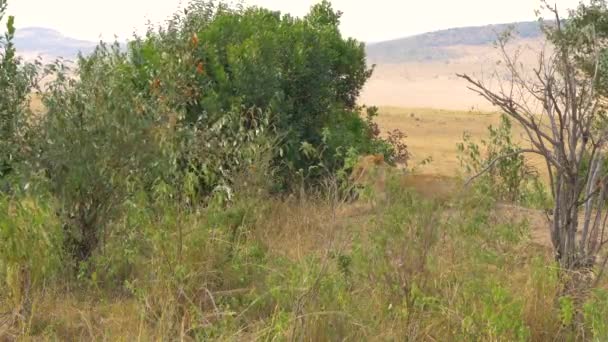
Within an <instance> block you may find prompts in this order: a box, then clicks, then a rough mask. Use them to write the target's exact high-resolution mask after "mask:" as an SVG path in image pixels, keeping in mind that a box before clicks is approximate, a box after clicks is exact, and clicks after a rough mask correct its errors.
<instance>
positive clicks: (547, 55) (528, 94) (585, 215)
mask: <svg viewBox="0 0 608 342" xmlns="http://www.w3.org/2000/svg"><path fill="white" fill-rule="evenodd" d="M549 9H550V10H551V11H552V13H553V14H554V15H555V23H554V26H552V27H551V28H548V31H547V33H550V35H551V36H552V37H559V36H560V35H562V34H564V30H565V28H564V27H563V22H562V21H561V18H560V16H559V13H558V11H557V9H556V8H549ZM507 40H508V37H507V36H506V35H505V36H502V37H501V38H499V40H498V43H497V44H498V48H499V51H500V52H501V57H502V63H504V64H503V65H504V70H506V71H507V73H506V74H499V73H498V72H496V73H495V74H494V76H495V77H494V78H495V79H498V80H500V82H499V84H498V85H492V84H489V83H487V82H485V81H483V80H479V79H475V78H473V77H471V76H469V75H466V74H464V75H462V74H459V75H458V76H459V77H461V78H463V79H465V80H466V81H468V83H469V88H470V89H471V90H473V91H474V92H476V93H478V94H479V95H481V96H482V97H484V98H485V99H486V100H488V101H489V102H490V103H492V104H493V105H495V106H497V107H498V108H500V109H501V110H502V111H504V113H506V114H507V115H508V116H510V117H511V118H513V119H514V120H515V121H516V122H518V123H519V124H520V125H521V126H522V127H523V129H524V131H525V133H526V135H527V138H528V139H529V144H530V148H527V149H522V150H520V151H516V152H515V153H516V154H521V153H533V154H537V155H540V156H542V157H543V159H544V161H545V162H546V167H547V170H548V175H549V181H550V187H551V194H552V196H553V200H554V207H553V215H552V218H551V221H552V222H551V224H550V227H549V229H550V232H551V238H552V242H553V246H554V250H555V258H556V260H557V261H558V262H559V264H560V265H561V267H562V268H564V269H567V270H575V269H581V268H587V267H592V266H594V265H596V263H597V258H598V256H599V255H600V251H601V249H602V247H603V246H604V245H605V244H606V243H607V242H608V237H606V235H605V233H606V224H607V221H608V210H606V209H607V204H608V203H607V202H608V186H607V185H608V182H607V180H608V178H607V176H608V173H607V172H606V170H604V169H603V168H604V165H605V162H604V158H605V152H606V145H607V142H608V125H606V122H607V120H606V117H605V113H606V111H605V106H603V102H602V96H600V95H599V92H598V91H597V89H596V87H597V80H598V69H599V62H600V49H599V45H598V44H596V43H595V42H597V40H596V39H594V37H593V36H591V39H590V41H591V42H594V43H593V44H589V46H591V50H589V51H590V53H589V52H588V53H589V55H590V56H591V57H592V62H593V63H594V67H593V70H592V71H591V72H588V71H583V70H581V68H580V67H578V64H577V60H576V51H575V49H576V47H573V46H570V45H569V44H567V43H559V40H557V43H555V42H554V46H553V47H552V48H551V49H545V50H544V51H543V52H540V53H539V54H538V64H537V65H536V66H535V67H534V68H532V70H526V69H525V67H524V66H523V64H522V63H519V61H518V56H519V54H518V53H509V52H508V51H507V48H506V43H507ZM552 40H555V39H552ZM547 50H550V52H547ZM511 156H512V155H508V156H506V155H503V156H499V157H498V158H497V159H496V160H493V161H491V162H490V163H489V164H488V166H487V168H485V169H484V170H483V171H482V172H486V171H488V170H489V169H490V168H491V167H492V165H494V164H495V163H496V161H498V160H500V159H501V158H507V157H511ZM602 264H605V262H604V263H602Z"/></svg>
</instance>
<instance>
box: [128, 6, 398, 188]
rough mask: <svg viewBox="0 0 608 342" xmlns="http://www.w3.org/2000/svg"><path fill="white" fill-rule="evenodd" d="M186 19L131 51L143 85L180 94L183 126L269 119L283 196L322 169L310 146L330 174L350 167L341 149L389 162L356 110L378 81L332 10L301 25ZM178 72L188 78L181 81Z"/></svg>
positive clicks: (256, 18)
mask: <svg viewBox="0 0 608 342" xmlns="http://www.w3.org/2000/svg"><path fill="white" fill-rule="evenodd" d="M186 12H187V14H186V15H184V16H176V17H175V19H173V20H172V21H171V22H170V23H169V25H168V27H167V28H166V29H160V30H159V31H158V32H153V31H150V32H149V33H148V35H147V36H146V37H145V38H143V39H139V40H136V41H134V42H133V43H132V44H130V48H129V50H130V55H131V56H132V60H133V63H134V64H135V66H136V67H137V68H138V70H139V73H140V75H141V77H140V78H139V79H138V81H137V83H138V84H139V85H140V86H141V87H142V88H143V89H147V88H148V83H149V82H152V83H153V84H156V85H158V86H159V87H171V88H173V90H175V91H174V93H173V95H175V96H173V97H172V98H173V100H175V101H173V102H172V103H173V106H174V107H175V106H176V105H177V106H178V107H179V108H184V110H185V114H184V117H183V118H180V119H181V120H183V121H184V122H185V123H188V124H189V125H197V124H198V123H199V122H200V121H201V117H202V121H203V122H206V121H215V120H217V119H218V116H221V115H223V114H222V113H223V112H224V111H227V110H230V109H232V108H234V107H235V106H236V107H240V106H244V107H245V108H250V107H255V108H261V109H262V110H264V111H268V112H270V113H271V115H270V122H269V124H270V126H271V127H272V128H273V131H274V133H275V134H276V136H277V137H278V138H279V139H280V140H279V141H280V144H279V146H278V148H277V149H276V153H275V165H276V166H277V167H278V170H279V171H280V175H282V183H283V184H282V186H283V187H293V185H294V184H290V183H291V182H292V181H291V180H292V179H293V177H292V176H293V174H294V173H298V172H302V171H304V172H307V171H308V168H310V167H311V166H315V165H317V164H318V161H317V160H314V159H310V158H308V156H307V155H306V154H305V153H304V152H303V151H302V149H301V146H302V144H303V143H306V144H310V145H311V146H312V147H313V148H315V149H316V150H317V151H321V150H323V151H324V153H322V154H319V155H320V156H321V158H322V160H321V162H322V163H323V165H324V166H325V167H327V168H329V170H330V171H332V172H333V171H335V170H337V169H340V168H341V167H342V166H343V165H344V153H341V152H340V150H343V149H348V148H350V147H353V146H354V148H355V149H356V150H357V153H359V154H365V153H374V152H378V151H379V149H381V148H384V151H382V152H386V153H387V154H388V153H390V150H388V149H386V148H385V146H384V145H382V144H378V143H377V142H376V140H377V139H376V137H373V136H371V135H369V134H368V131H369V127H368V125H367V122H366V121H365V120H363V118H361V117H360V113H359V110H358V108H357V107H356V99H357V97H358V95H359V92H360V90H361V88H362V86H363V84H364V83H365V81H366V80H367V79H368V78H369V76H370V75H371V70H368V69H367V67H366V61H365V52H364V48H363V44H361V43H359V42H357V41H355V40H352V39H344V38H342V36H341V34H340V31H339V29H338V26H339V23H340V15H341V14H340V13H339V12H335V11H334V10H333V9H332V7H331V5H330V4H329V2H327V1H325V2H322V3H320V4H318V5H316V6H313V8H312V9H311V11H310V13H309V14H308V15H307V16H306V17H304V18H302V19H300V18H293V17H291V16H289V15H281V14H279V13H277V12H272V11H269V10H266V9H261V8H237V9H233V8H229V7H227V6H225V5H217V6H216V5H213V4H212V3H207V2H204V1H198V2H195V3H193V4H192V5H191V6H190V8H189V9H188V10H187V11H186ZM177 69H179V70H180V71H181V72H182V74H183V75H184V76H183V77H181V78H175V75H177V74H176V72H175V70H177ZM171 77H174V78H173V79H170V78H171ZM168 98H171V96H168ZM311 178H314V177H311Z"/></svg>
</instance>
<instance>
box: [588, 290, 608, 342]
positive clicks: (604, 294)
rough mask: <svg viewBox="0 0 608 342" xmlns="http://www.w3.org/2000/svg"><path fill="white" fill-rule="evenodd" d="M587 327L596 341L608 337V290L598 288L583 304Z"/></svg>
mask: <svg viewBox="0 0 608 342" xmlns="http://www.w3.org/2000/svg"><path fill="white" fill-rule="evenodd" d="M583 314H584V319H585V327H586V329H587V330H588V331H589V332H590V333H591V336H593V340H594V341H604V340H606V339H608V322H607V321H606V317H607V315H608V291H606V290H605V289H596V290H594V291H593V293H592V294H591V296H590V298H589V299H587V302H586V303H585V304H584V306H583Z"/></svg>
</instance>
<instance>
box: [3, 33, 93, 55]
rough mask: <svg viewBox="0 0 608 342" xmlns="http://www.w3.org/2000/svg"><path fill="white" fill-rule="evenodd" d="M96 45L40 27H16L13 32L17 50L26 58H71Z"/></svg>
mask: <svg viewBox="0 0 608 342" xmlns="http://www.w3.org/2000/svg"><path fill="white" fill-rule="evenodd" d="M96 45H97V44H96V43H94V42H90V41H86V40H79V39H74V38H70V37H67V36H65V35H63V34H61V33H60V32H58V31H55V30H52V29H48V28H42V27H28V28H23V29H18V30H17V32H16V34H15V46H16V47H17V51H19V53H20V54H21V55H22V56H24V57H26V58H34V57H37V56H40V57H42V58H43V59H46V60H48V59H51V60H52V59H56V58H59V57H62V58H66V59H73V58H75V57H76V56H77V55H78V52H82V53H84V54H87V53H90V52H92V51H93V50H94V49H95V46H96Z"/></svg>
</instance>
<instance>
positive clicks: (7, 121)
mask: <svg viewBox="0 0 608 342" xmlns="http://www.w3.org/2000/svg"><path fill="white" fill-rule="evenodd" d="M6 8H7V0H0V22H4V21H3V19H4V17H5V12H6ZM14 23H15V18H14V17H12V16H9V17H8V19H7V20H6V33H5V34H4V35H3V36H0V90H1V91H2V96H0V178H4V177H5V176H6V175H7V174H9V173H11V171H12V170H13V168H14V167H15V164H16V163H17V162H21V161H22V160H23V154H24V153H25V152H26V148H27V145H26V144H25V141H26V140H27V138H28V134H29V132H28V129H27V128H28V126H29V122H28V120H27V118H28V114H31V111H30V100H29V99H30V95H31V92H32V90H33V89H34V87H35V85H36V79H37V76H38V65H37V64H32V63H26V62H24V61H23V60H22V59H21V58H20V57H18V55H17V51H16V50H15V44H14V38H15V26H14Z"/></svg>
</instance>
